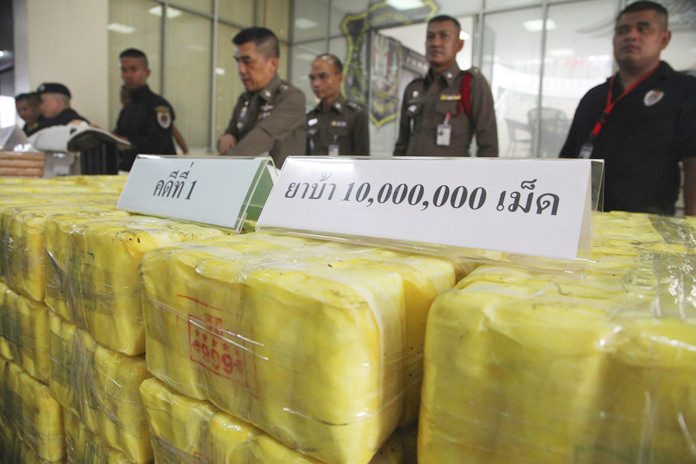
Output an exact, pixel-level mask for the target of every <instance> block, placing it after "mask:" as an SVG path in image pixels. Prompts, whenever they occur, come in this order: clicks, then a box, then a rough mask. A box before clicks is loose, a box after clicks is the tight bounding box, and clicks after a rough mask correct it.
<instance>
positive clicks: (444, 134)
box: [435, 123, 452, 147]
mask: <svg viewBox="0 0 696 464" xmlns="http://www.w3.org/2000/svg"><path fill="white" fill-rule="evenodd" d="M451 136H452V126H450V125H449V124H447V123H443V124H438V125H437V137H436V138H435V143H436V144H437V146H439V147H449V144H450V138H451Z"/></svg>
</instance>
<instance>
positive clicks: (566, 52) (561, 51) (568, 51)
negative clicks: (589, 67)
mask: <svg viewBox="0 0 696 464" xmlns="http://www.w3.org/2000/svg"><path fill="white" fill-rule="evenodd" d="M549 55H550V56H555V57H557V58H563V57H566V56H573V55H575V50H573V49H572V48H554V49H552V50H549Z"/></svg>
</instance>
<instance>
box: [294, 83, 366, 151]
mask: <svg viewBox="0 0 696 464" xmlns="http://www.w3.org/2000/svg"><path fill="white" fill-rule="evenodd" d="M332 145H335V146H336V147H338V153H335V154H336V155H369V154H370V130H369V125H368V119H367V112H366V111H365V110H364V109H363V108H362V107H361V106H360V105H358V104H357V103H354V102H349V101H346V99H345V98H343V97H341V96H339V97H338V99H337V100H336V101H335V102H333V104H331V105H327V104H325V103H324V102H323V101H321V102H319V104H318V105H317V106H316V107H315V108H314V109H313V110H311V111H310V112H309V113H307V153H309V154H312V155H322V156H326V155H330V154H331V155H334V153H330V152H329V147H330V146H332Z"/></svg>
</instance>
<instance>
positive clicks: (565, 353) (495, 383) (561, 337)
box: [418, 244, 696, 464]
mask: <svg viewBox="0 0 696 464" xmlns="http://www.w3.org/2000/svg"><path fill="white" fill-rule="evenodd" d="M626 246H627V247H629V248H630V247H635V246H636V245H635V244H626ZM634 263H635V267H633V268H625V269H624V270H623V273H607V272H605V269H603V268H600V272H593V271H592V268H590V269H589V270H588V272H587V273H586V274H582V275H572V274H550V273H542V272H535V271H530V270H520V269H517V270H515V269H511V268H502V267H494V266H482V267H480V268H477V269H476V270H475V271H474V272H472V273H471V274H470V275H469V276H468V277H467V278H465V279H464V280H463V281H461V282H460V283H459V284H458V285H457V288H456V289H455V290H453V291H451V292H447V293H445V294H443V295H442V296H441V297H439V298H438V299H437V300H436V301H435V303H434V304H433V307H432V309H431V311H430V315H429V319H428V329H427V334H426V351H425V377H424V382H423V398H422V404H421V413H420V418H419V424H420V430H419V447H418V456H419V462H467V463H474V464H476V463H486V464H497V463H510V462H515V463H522V464H524V463H530V464H531V463H534V464H544V463H549V464H550V463H560V462H563V463H566V462H567V463H578V464H582V463H602V464H604V463H608V464H612V463H617V464H618V463H645V464H658V463H668V462H669V463H677V462H679V463H688V462H696V448H695V447H694V443H695V439H696V434H694V428H693V426H692V425H691V424H695V423H696V403H695V402H694V398H695V397H694V394H693V392H694V391H696V304H695V301H694V298H693V295H694V294H696V281H695V278H696V276H695V275H694V272H693V269H694V266H696V255H689V254H684V253H672V254H669V253H666V254H659V253H657V254H652V255H651V254H639V255H638V256H636V258H635V260H634Z"/></svg>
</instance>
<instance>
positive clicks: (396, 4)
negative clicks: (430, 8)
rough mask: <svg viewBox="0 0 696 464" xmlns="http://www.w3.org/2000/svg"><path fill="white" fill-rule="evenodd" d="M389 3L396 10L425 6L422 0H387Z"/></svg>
mask: <svg viewBox="0 0 696 464" xmlns="http://www.w3.org/2000/svg"><path fill="white" fill-rule="evenodd" d="M387 5H389V6H391V7H392V8H394V9H396V10H413V9H414V8H420V7H422V6H423V2H422V1H421V0H387Z"/></svg>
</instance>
